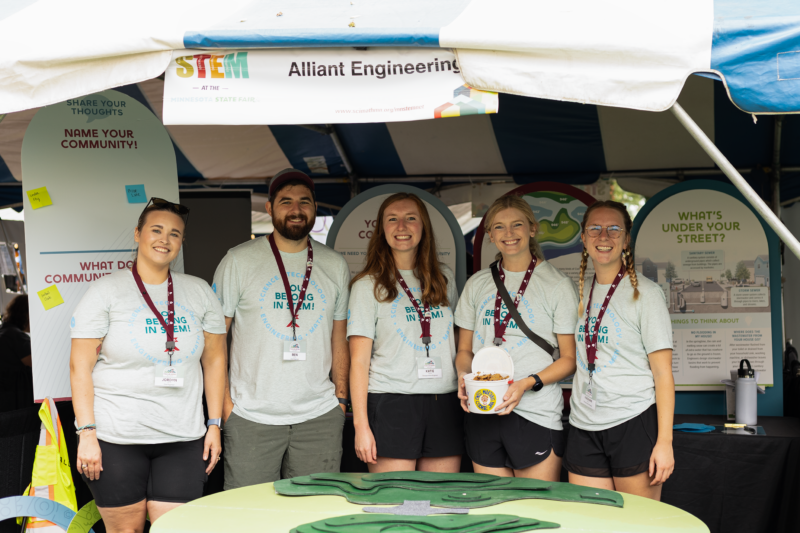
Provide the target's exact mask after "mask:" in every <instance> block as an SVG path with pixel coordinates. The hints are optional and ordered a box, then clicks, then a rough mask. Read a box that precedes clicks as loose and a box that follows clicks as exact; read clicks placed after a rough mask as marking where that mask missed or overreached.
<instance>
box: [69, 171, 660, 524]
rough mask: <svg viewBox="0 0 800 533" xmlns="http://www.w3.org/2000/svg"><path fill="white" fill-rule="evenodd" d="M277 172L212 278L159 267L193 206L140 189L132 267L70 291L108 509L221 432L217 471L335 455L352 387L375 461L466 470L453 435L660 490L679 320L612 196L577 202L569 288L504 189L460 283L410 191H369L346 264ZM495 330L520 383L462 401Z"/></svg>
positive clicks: (309, 184) (86, 416)
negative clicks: (483, 244) (254, 224)
mask: <svg viewBox="0 0 800 533" xmlns="http://www.w3.org/2000/svg"><path fill="white" fill-rule="evenodd" d="M269 193H270V201H269V203H268V204H267V212H268V213H269V214H270V215H271V216H272V220H273V225H274V232H273V233H272V234H271V235H269V236H268V237H266V238H259V239H254V240H251V241H248V242H246V243H244V244H241V245H239V246H237V247H235V248H233V249H231V250H230V251H229V252H228V254H227V255H226V256H225V258H224V259H223V260H222V262H221V263H220V265H219V267H218V268H217V271H216V274H215V276H214V283H213V285H212V287H209V286H208V285H207V284H206V283H205V282H204V281H202V280H200V279H199V278H196V277H193V276H189V275H185V274H181V273H177V272H173V271H171V270H170V263H171V262H172V261H174V260H175V259H176V257H177V256H178V253H179V251H180V247H181V244H182V242H183V240H184V237H185V233H186V231H187V225H186V223H187V219H188V209H187V208H185V207H183V206H181V205H179V204H173V203H171V202H166V201H164V200H159V199H153V200H151V203H149V204H148V205H147V207H146V208H145V210H144V211H143V212H142V214H141V216H140V217H139V221H138V224H137V226H136V229H135V230H134V239H135V241H136V242H137V243H138V249H137V252H136V261H135V263H134V265H133V268H132V269H131V270H124V271H119V272H116V273H114V274H112V275H109V276H106V277H103V278H101V279H99V280H96V281H95V282H93V283H92V284H91V286H90V287H89V289H88V291H87V292H86V294H85V296H84V297H83V299H82V300H81V302H80V304H79V305H78V307H77V309H76V311H75V313H74V316H73V318H72V322H71V335H72V339H73V341H72V353H71V361H70V369H71V385H72V394H73V403H74V408H75V415H76V421H75V425H76V428H77V431H78V433H79V435H80V443H79V448H78V467H79V468H80V470H81V472H82V476H83V478H84V480H85V481H86V482H87V483H88V485H89V487H90V489H91V491H92V494H93V496H94V497H95V501H96V503H97V506H98V508H99V510H100V513H101V515H102V516H103V519H104V521H105V523H106V526H107V528H109V530H110V531H126V530H134V531H141V528H142V527H143V525H144V520H145V516H146V515H147V514H149V517H150V520H151V521H155V520H157V519H158V518H159V517H160V516H161V515H162V514H164V513H165V512H167V511H169V510H170V509H172V508H174V507H176V506H178V505H180V504H182V503H185V502H188V501H191V500H193V499H196V498H198V497H200V496H201V495H202V492H203V485H204V482H205V481H206V479H207V475H208V474H209V473H210V472H211V470H212V469H213V468H214V467H215V465H216V464H217V462H218V461H219V460H220V459H221V458H222V442H221V441H222V439H223V435H224V445H225V454H224V458H222V459H224V469H225V472H224V474H225V489H232V488H238V487H243V486H247V485H252V484H256V483H264V482H270V481H275V480H277V479H280V478H282V477H283V478H286V477H294V476H298V475H307V474H310V473H319V472H338V471H339V465H340V461H341V454H342V444H341V442H342V430H343V426H344V422H345V412H346V410H347V406H348V404H349V401H350V400H352V407H353V409H352V410H353V422H354V427H355V452H356V455H357V456H358V458H359V459H360V460H362V461H363V462H365V463H367V465H368V467H369V470H370V471H372V472H386V471H398V470H422V471H429V472H458V471H459V469H460V466H461V457H462V455H463V454H464V452H465V451H466V453H467V454H468V455H469V457H470V459H471V460H472V463H473V467H474V469H475V471H476V472H483V473H488V474H496V475H501V476H517V477H531V478H538V479H543V480H551V481H557V480H558V479H559V477H560V473H561V468H562V465H563V466H564V467H565V468H566V469H567V471H568V472H569V479H570V481H571V482H573V483H577V484H581V485H586V486H591V487H598V488H607V489H616V490H620V491H623V492H629V493H633V494H638V495H642V496H647V497H651V498H656V499H658V498H659V497H660V491H661V484H662V483H663V482H664V481H666V480H667V478H668V477H669V476H670V474H671V473H672V469H673V466H674V459H673V453H672V415H673V410H674V384H673V380H672V364H671V357H672V330H671V324H670V320H669V315H668V312H667V308H666V304H665V299H664V294H663V292H662V290H661V288H660V287H659V286H658V285H656V284H655V283H653V282H651V281H650V280H648V279H646V278H643V277H642V278H641V279H639V278H638V277H637V274H636V270H635V266H634V265H635V263H634V256H633V252H632V248H631V242H630V239H631V237H630V231H631V219H630V216H629V215H628V213H627V211H626V210H625V208H624V206H622V205H621V204H619V203H616V202H608V201H606V202H597V203H595V204H593V205H592V206H590V207H589V208H588V209H587V210H586V213H585V215H584V217H583V222H582V225H581V229H582V232H581V239H582V241H583V245H584V249H583V258H582V262H581V267H580V287H579V288H578V287H576V284H575V283H574V282H573V281H572V280H571V279H570V278H569V277H568V276H566V275H565V274H563V273H562V272H561V271H559V270H558V269H557V268H555V267H554V266H553V265H552V264H550V263H549V262H547V261H546V260H545V258H544V256H543V254H542V252H541V249H540V247H539V245H538V243H537V240H536V234H537V231H538V229H539V228H538V224H537V221H536V219H535V217H534V214H533V212H532V210H531V208H530V206H529V205H528V203H527V202H526V201H525V200H524V199H522V198H520V197H517V196H504V197H501V198H499V199H498V200H497V201H495V202H494V204H493V205H492V206H491V207H490V209H489V211H488V212H487V214H486V217H485V230H486V233H487V235H488V236H489V239H490V241H491V242H492V243H494V244H495V245H496V246H497V248H498V250H499V253H498V254H497V260H498V263H497V265H496V268H495V271H496V272H495V273H494V274H493V272H492V269H489V268H487V269H484V270H481V271H479V272H477V273H476V274H475V275H473V276H472V277H471V278H470V279H469V280H468V281H467V284H466V286H465V287H464V289H463V291H461V293H460V294H459V291H458V288H457V286H456V281H455V276H454V274H453V272H452V271H451V270H450V269H449V268H448V267H447V266H445V265H444V264H442V263H440V262H439V257H438V253H437V247H436V240H435V235H434V232H433V228H432V225H431V220H430V217H429V215H428V212H427V209H426V207H425V203H424V202H423V201H421V200H420V199H419V198H418V197H417V196H416V195H413V194H409V193H398V194H394V195H391V196H389V197H388V198H386V200H385V201H384V202H383V203H382V205H381V206H380V209H379V211H378V213H377V219H376V224H375V231H374V232H373V235H372V237H371V239H370V242H369V246H368V250H367V255H366V264H365V266H364V269H363V270H362V271H361V272H360V273H359V274H357V275H355V276H354V277H353V279H352V280H351V279H350V272H349V267H348V265H347V263H346V262H345V260H344V258H343V257H342V256H341V255H340V254H339V253H337V252H336V251H334V250H332V249H331V248H328V247H326V246H324V245H322V244H320V243H318V242H313V241H312V239H310V238H309V233H310V231H311V229H312V228H313V224H314V220H315V215H316V200H315V193H314V183H313V181H312V180H311V179H310V178H309V177H308V176H306V175H305V174H304V173H302V172H300V171H297V170H293V169H290V170H286V171H283V172H281V173H279V174H278V175H276V176H275V177H274V178H273V179H272V181H271V182H270V189H269ZM589 259H591V261H592V265H593V267H594V271H595V276H594V278H592V279H588V278H587V276H586V274H585V272H586V268H587V266H588V261H589ZM498 275H499V279H500V280H501V281H500V282H499V283H502V284H503V285H504V286H505V288H506V291H507V292H508V294H510V295H511V296H512V297H514V301H513V304H514V305H515V306H516V310H517V312H518V313H519V315H518V316H520V317H522V321H523V322H525V324H523V327H520V326H519V325H518V324H516V323H515V321H514V320H512V319H511V317H510V316H509V307H508V306H507V305H505V304H504V303H503V301H502V300H501V297H500V295H498V287H499V285H497V283H498V281H497V280H496V279H495V278H496V277H497V276H498ZM612 296H613V298H612ZM487 318H488V320H487ZM232 325H233V332H232V335H233V340H232V344H231V350H230V368H228V363H227V353H226V349H227V347H226V334H227V331H228V330H229V329H230V328H231V327H232ZM526 330H527V331H526ZM526 333H531V335H535V336H536V337H537V339H536V340H537V342H534V340H532V339H531V335H528V334H526ZM587 333H588V334H587ZM492 345H499V346H500V347H501V348H502V349H504V350H505V351H506V353H507V354H508V355H509V356H510V357H511V359H512V360H513V363H514V376H512V379H513V383H512V384H511V385H510V387H509V388H508V391H507V392H506V393H505V395H504V396H503V397H502V399H498V405H497V407H496V408H495V413H497V414H495V415H494V416H482V415H475V414H465V413H468V412H469V411H468V408H467V400H468V398H467V396H466V390H465V382H464V376H465V375H467V374H469V373H470V372H471V364H472V359H473V357H474V354H475V353H477V352H478V351H479V350H480V349H481V348H483V347H487V346H492ZM555 348H558V352H559V357H558V358H556V359H555V360H554V358H553V356H552V354H553V350H554V349H555ZM424 369H429V370H432V372H425V371H424ZM569 376H574V377H573V382H572V383H573V386H572V395H571V400H570V406H571V410H570V415H569V420H570V425H571V430H570V432H569V438H566V435H565V434H564V433H565V431H564V428H563V426H562V411H563V407H564V401H563V395H562V391H561V388H560V386H559V385H558V383H559V382H560V381H562V380H563V379H565V378H568V377H569ZM203 393H205V399H206V403H207V406H208V407H207V409H208V411H207V412H208V421H207V422H206V424H204V421H205V420H206V418H205V417H204V413H203V408H202V400H201V396H202V394H203ZM349 399H350V400H349ZM223 426H224V428H225V431H224V433H222V432H221V428H222V427H223Z"/></svg>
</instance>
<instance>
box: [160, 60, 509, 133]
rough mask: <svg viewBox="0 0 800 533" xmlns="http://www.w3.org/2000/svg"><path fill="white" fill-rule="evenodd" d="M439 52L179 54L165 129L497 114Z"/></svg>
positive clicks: (169, 82)
mask: <svg viewBox="0 0 800 533" xmlns="http://www.w3.org/2000/svg"><path fill="white" fill-rule="evenodd" d="M460 72H461V71H460V69H459V65H458V60H457V59H456V57H455V55H454V54H453V53H452V52H450V51H449V50H443V49H440V48H435V49H434V48H401V49H400V48H370V49H369V50H366V49H365V50H356V49H353V48H329V49H320V48H313V49H272V50H248V51H233V50H215V51H213V52H210V51H207V50H176V51H175V52H173V55H172V61H171V62H170V64H169V66H168V67H167V70H166V74H165V85H164V124H167V125H173V124H255V125H260V124H341V123H360V122H399V121H407V120H425V119H431V118H446V117H458V116H465V115H483V114H488V113H497V109H498V102H499V100H498V95H497V93H492V92H486V91H478V90H476V89H472V88H471V87H468V86H466V85H465V84H464V79H463V78H462V77H461V73H460Z"/></svg>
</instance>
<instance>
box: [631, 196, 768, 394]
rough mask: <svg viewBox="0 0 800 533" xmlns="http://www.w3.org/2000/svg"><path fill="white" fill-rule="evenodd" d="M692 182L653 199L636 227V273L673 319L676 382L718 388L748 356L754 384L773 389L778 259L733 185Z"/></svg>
mask: <svg viewBox="0 0 800 533" xmlns="http://www.w3.org/2000/svg"><path fill="white" fill-rule="evenodd" d="M705 183H712V182H705ZM692 185H693V187H692V188H691V189H689V190H681V187H682V186H681V185H675V186H673V187H671V188H669V189H666V190H665V191H663V192H662V193H660V194H659V195H658V196H657V197H654V198H653V199H652V200H651V201H650V202H648V204H646V205H645V209H644V210H643V211H642V212H640V215H639V216H637V217H636V221H635V224H634V239H635V248H634V250H635V257H636V269H637V270H638V271H639V272H641V274H640V275H644V277H646V278H649V279H650V280H652V281H654V282H655V283H657V284H658V285H660V286H661V288H662V289H663V291H664V296H665V297H666V301H667V306H668V307H669V312H670V315H671V317H672V330H673V352H672V371H673V375H674V377H675V385H676V386H677V387H678V390H724V385H722V384H721V383H720V380H722V379H730V378H731V374H730V371H731V370H734V369H738V368H739V362H740V361H741V360H742V359H748V360H749V361H750V363H751V365H752V366H753V368H754V369H755V370H757V371H759V373H760V379H759V384H760V385H766V386H771V385H773V383H774V379H773V368H774V366H773V359H774V357H773V352H774V351H775V344H774V342H775V341H774V339H773V333H777V351H778V353H780V350H781V344H782V343H781V340H780V337H781V332H780V331H776V332H773V313H775V315H776V316H778V317H779V316H780V303H779V292H780V270H779V269H777V275H775V272H776V267H777V265H775V264H774V263H776V262H778V261H779V257H778V256H775V255H771V252H773V250H771V249H770V242H769V239H768V234H767V233H766V232H765V230H764V227H763V225H762V222H761V220H760V219H759V218H758V217H757V216H756V214H755V213H754V212H753V211H752V210H751V209H750V208H749V207H748V206H747V205H746V204H744V203H743V202H742V201H740V200H739V199H738V198H737V197H735V196H733V195H732V194H731V192H732V191H735V189H733V187H731V186H725V185H721V184H718V183H713V185H710V186H709V188H698V187H700V185H698V184H694V183H693V184H692ZM683 188H684V189H686V187H685V186H684V187H683ZM676 190H677V191H680V192H675V191H676ZM651 202H652V205H651ZM653 206H654V207H653ZM770 233H771V231H770ZM774 252H777V250H774ZM773 289H775V290H773ZM776 295H777V296H776ZM773 299H774V300H773ZM776 305H777V306H778V307H777V312H776V311H775V308H776ZM776 329H778V330H779V329H780V327H778V328H776ZM778 361H780V359H778ZM778 365H780V362H779V363H778ZM759 403H761V402H759Z"/></svg>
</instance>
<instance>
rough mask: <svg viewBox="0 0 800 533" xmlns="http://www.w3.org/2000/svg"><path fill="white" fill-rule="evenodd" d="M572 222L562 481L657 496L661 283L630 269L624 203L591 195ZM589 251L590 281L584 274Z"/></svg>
mask: <svg viewBox="0 0 800 533" xmlns="http://www.w3.org/2000/svg"><path fill="white" fill-rule="evenodd" d="M581 226H582V230H583V231H582V234H581V239H582V240H583V245H584V250H583V259H582V261H581V274H580V293H581V302H580V313H581V318H580V319H579V320H578V323H577V326H576V332H575V336H576V339H577V345H578V368H577V372H576V373H575V379H574V381H573V387H572V397H571V399H570V405H571V411H570V417H569V421H570V425H571V426H572V427H571V429H570V434H569V445H568V446H567V452H566V455H565V457H564V466H565V467H566V469H567V470H568V471H569V481H570V483H575V484H578V485H586V486H589V487H595V488H602V489H609V490H617V491H620V492H627V493H629V494H636V495H638V496H645V497H648V498H652V499H655V500H658V499H660V497H661V484H662V483H664V482H665V481H666V480H667V479H668V478H669V476H670V474H671V473H672V470H673V468H674V466H675V459H674V457H673V453H672V418H673V416H672V415H673V412H674V410H675V383H674V381H673V378H672V324H671V322H670V318H669V313H668V311H667V306H666V301H665V299H664V292H663V291H662V290H661V287H659V286H658V285H656V284H655V283H653V282H652V281H650V280H649V279H647V278H645V277H642V279H639V278H638V276H637V273H636V268H635V261H634V258H633V249H632V248H631V233H630V232H631V226H632V223H631V217H630V215H628V211H627V209H625V206H624V205H622V204H621V203H619V202H612V201H604V202H597V203H595V204H592V206H591V207H589V209H588V210H587V211H586V213H585V214H584V216H583V222H582V223H581ZM589 258H591V259H592V264H593V265H594V270H595V277H594V279H592V280H591V281H589V280H585V279H584V277H585V272H586V266H587V264H588V259H589ZM587 331H588V334H587Z"/></svg>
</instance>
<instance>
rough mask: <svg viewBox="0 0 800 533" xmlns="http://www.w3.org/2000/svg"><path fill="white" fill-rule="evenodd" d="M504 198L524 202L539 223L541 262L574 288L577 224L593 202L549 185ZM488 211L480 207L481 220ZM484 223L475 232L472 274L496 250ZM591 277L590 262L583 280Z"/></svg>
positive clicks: (566, 187) (561, 186)
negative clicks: (520, 198)
mask: <svg viewBox="0 0 800 533" xmlns="http://www.w3.org/2000/svg"><path fill="white" fill-rule="evenodd" d="M507 194H515V195H517V196H521V197H522V198H523V199H524V200H525V201H526V202H528V204H529V205H530V206H531V209H532V210H533V214H534V216H535V217H536V221H537V222H538V223H539V233H538V234H537V236H536V239H537V240H538V241H539V246H541V248H542V252H543V253H544V257H545V259H547V261H548V262H549V263H551V264H552V265H553V266H555V267H556V268H557V269H559V270H560V271H561V272H563V273H564V274H566V275H567V276H569V277H571V278H572V280H573V281H574V282H575V283H576V284H577V283H578V279H579V276H580V266H581V251H582V250H583V244H582V243H581V221H582V220H583V214H584V213H585V212H586V208H587V207H588V206H590V205H592V204H593V203H594V202H595V199H594V198H593V197H592V196H591V195H589V194H587V193H585V192H584V191H582V190H580V189H578V188H577V187H573V186H572V185H565V184H563V183H555V182H549V181H543V182H539V183H531V184H528V185H523V186H521V187H517V188H516V189H514V190H513V191H509V192H508V193H507ZM473 203H474V200H473ZM488 208H489V206H488V205H486V206H484V219H485V210H486V209H488ZM484 222H485V220H481V223H480V224H479V225H478V228H477V231H476V232H475V247H474V250H475V255H474V258H473V266H474V270H475V272H477V271H478V270H480V269H482V268H487V267H488V266H489V265H490V264H491V263H492V262H493V261H494V260H495V255H497V251H498V250H497V246H495V245H494V244H492V243H491V242H489V236H488V235H487V234H486V232H485V231H484ZM593 275H594V268H593V267H592V263H591V261H590V262H589V266H588V267H587V269H586V276H587V279H591V276H593Z"/></svg>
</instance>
